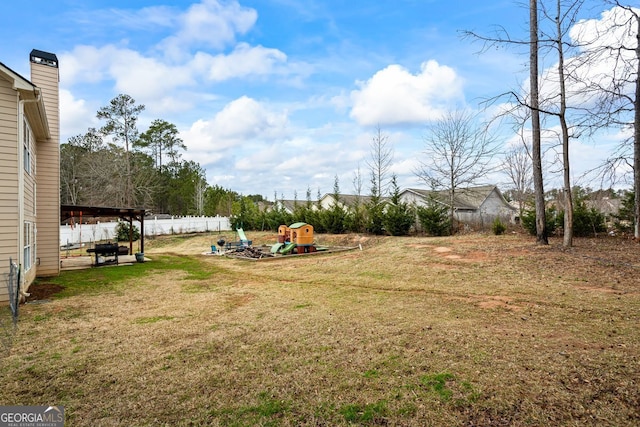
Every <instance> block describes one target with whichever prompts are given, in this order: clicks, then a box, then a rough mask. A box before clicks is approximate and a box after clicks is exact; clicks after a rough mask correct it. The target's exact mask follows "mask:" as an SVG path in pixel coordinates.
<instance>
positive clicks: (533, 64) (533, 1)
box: [529, 0, 549, 245]
mask: <svg viewBox="0 0 640 427" xmlns="http://www.w3.org/2000/svg"><path fill="white" fill-rule="evenodd" d="M529 37H530V46H529V49H530V51H529V77H530V79H529V80H530V84H531V88H530V91H531V129H532V139H533V141H532V143H531V144H532V147H531V148H532V157H533V187H534V192H535V200H536V241H537V242H538V243H539V244H542V245H548V244H549V241H548V239H547V224H546V212H545V201H544V185H543V180H542V154H541V147H540V145H541V136H540V110H539V99H538V98H539V95H538V2H537V0H529Z"/></svg>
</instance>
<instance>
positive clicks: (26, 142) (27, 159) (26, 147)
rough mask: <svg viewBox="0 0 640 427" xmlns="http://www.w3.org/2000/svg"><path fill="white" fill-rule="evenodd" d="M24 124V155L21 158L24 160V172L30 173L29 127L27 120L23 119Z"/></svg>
mask: <svg viewBox="0 0 640 427" xmlns="http://www.w3.org/2000/svg"><path fill="white" fill-rule="evenodd" d="M23 124H24V126H23V132H22V135H23V151H24V155H23V160H24V170H25V172H27V173H28V174H30V173H31V129H30V128H29V125H28V124H27V121H26V120H24V122H23Z"/></svg>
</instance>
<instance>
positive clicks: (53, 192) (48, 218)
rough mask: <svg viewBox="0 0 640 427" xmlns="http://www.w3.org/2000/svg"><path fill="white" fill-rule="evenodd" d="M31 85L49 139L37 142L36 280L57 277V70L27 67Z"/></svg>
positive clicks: (41, 65)
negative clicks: (39, 93) (44, 115)
mask: <svg viewBox="0 0 640 427" xmlns="http://www.w3.org/2000/svg"><path fill="white" fill-rule="evenodd" d="M31 81H32V82H33V83H34V84H35V85H36V86H38V87H39V88H41V89H42V97H43V99H44V105H45V110H46V113H47V121H48V123H49V131H50V133H51V138H50V139H48V140H39V141H38V142H37V162H38V164H37V167H38V174H37V194H36V198H37V199H36V201H37V206H38V209H37V218H38V223H37V236H38V241H37V249H38V255H37V257H38V261H39V262H38V265H37V275H38V276H52V275H57V274H59V273H60V133H59V129H60V127H59V123H60V108H59V95H58V93H59V91H58V82H59V76H58V68H56V67H51V66H48V65H44V64H36V63H33V62H32V63H31Z"/></svg>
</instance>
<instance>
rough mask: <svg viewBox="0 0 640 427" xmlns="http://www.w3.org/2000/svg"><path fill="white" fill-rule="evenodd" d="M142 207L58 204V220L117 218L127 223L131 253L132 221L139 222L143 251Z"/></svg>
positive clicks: (143, 211) (141, 249)
mask: <svg viewBox="0 0 640 427" xmlns="http://www.w3.org/2000/svg"><path fill="white" fill-rule="evenodd" d="M144 213H145V210H144V209H138V208H107V207H99V206H77V205H60V221H61V222H62V221H66V220H68V219H71V218H75V217H82V216H84V217H85V218H86V217H93V218H98V217H100V218H119V219H121V220H123V221H127V222H128V223H129V253H130V254H133V221H134V220H135V221H139V222H140V252H142V253H144Z"/></svg>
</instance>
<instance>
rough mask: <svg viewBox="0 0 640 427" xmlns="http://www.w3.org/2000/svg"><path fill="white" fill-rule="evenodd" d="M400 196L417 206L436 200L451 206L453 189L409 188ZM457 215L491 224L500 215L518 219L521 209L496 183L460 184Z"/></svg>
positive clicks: (474, 223) (470, 221) (466, 220)
mask: <svg viewBox="0 0 640 427" xmlns="http://www.w3.org/2000/svg"><path fill="white" fill-rule="evenodd" d="M400 200H401V201H402V202H403V203H407V204H410V205H413V206H416V207H418V206H427V205H428V203H429V202H430V201H431V200H433V201H435V203H440V204H442V205H443V206H446V207H447V208H449V207H450V194H449V190H440V191H433V190H424V189H416V188H408V189H406V190H403V191H402V192H401V193H400ZM453 208H454V217H455V219H456V220H458V221H460V222H461V223H463V224H468V225H472V226H479V227H487V226H490V225H491V224H492V223H493V221H494V220H495V219H496V218H500V219H501V220H502V221H504V222H509V223H511V222H514V220H515V217H516V215H517V211H518V210H517V209H516V208H514V207H513V206H511V205H510V204H509V203H508V202H507V201H506V200H505V198H504V197H503V196H502V193H501V192H500V190H499V189H498V187H497V186H495V185H483V186H478V187H468V188H458V189H456V190H455V193H454V198H453Z"/></svg>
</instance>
